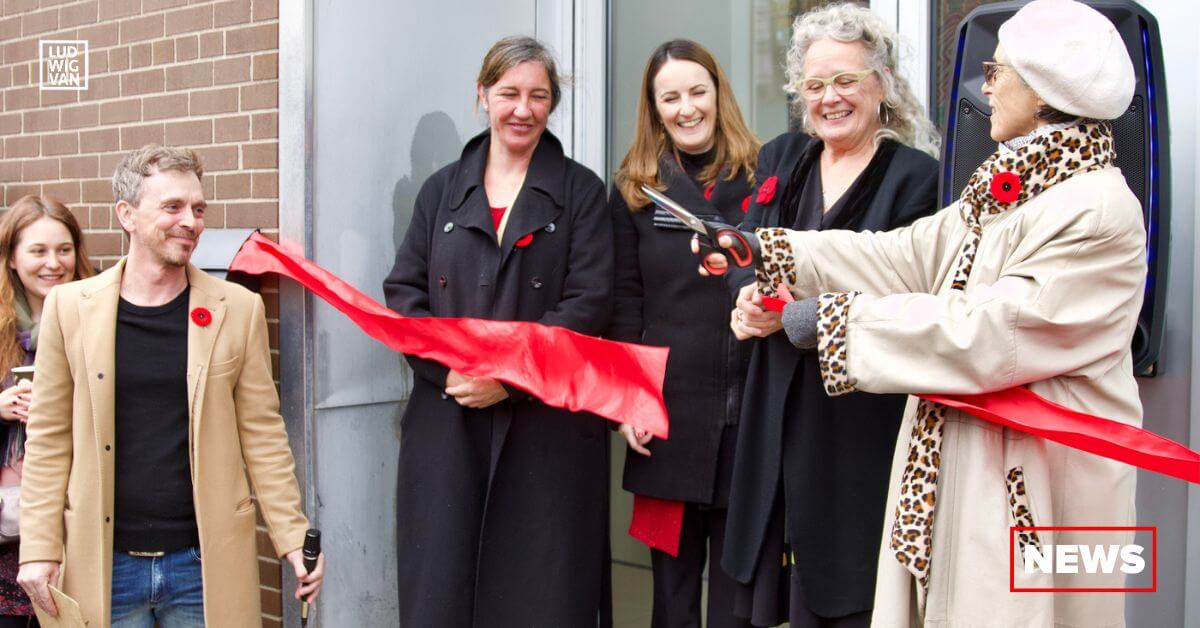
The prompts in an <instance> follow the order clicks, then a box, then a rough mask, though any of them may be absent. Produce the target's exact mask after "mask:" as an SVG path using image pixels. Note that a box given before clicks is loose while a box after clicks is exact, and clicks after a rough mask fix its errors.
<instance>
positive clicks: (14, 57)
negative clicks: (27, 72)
mask: <svg viewBox="0 0 1200 628" xmlns="http://www.w3.org/2000/svg"><path fill="white" fill-rule="evenodd" d="M37 42H38V40H36V39H22V40H20V41H14V42H9V43H6V44H4V63H5V64H12V63H21V62H22V61H37V55H38V48H37Z"/></svg>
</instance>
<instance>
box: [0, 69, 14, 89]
mask: <svg viewBox="0 0 1200 628" xmlns="http://www.w3.org/2000/svg"><path fill="white" fill-rule="evenodd" d="M12 81H13V73H12V68H11V67H9V66H7V65H6V66H4V67H0V89H4V88H5V87H11V86H12V84H13V82H12Z"/></svg>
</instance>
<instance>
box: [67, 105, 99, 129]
mask: <svg viewBox="0 0 1200 628" xmlns="http://www.w3.org/2000/svg"><path fill="white" fill-rule="evenodd" d="M99 123H100V105H79V106H78V107H66V108H64V109H63V110H62V128H64V129H79V128H83V127H89V126H96V125H97V124H99Z"/></svg>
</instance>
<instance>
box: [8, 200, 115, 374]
mask: <svg viewBox="0 0 1200 628" xmlns="http://www.w3.org/2000/svg"><path fill="white" fill-rule="evenodd" d="M42 218H52V219H54V220H57V221H59V222H61V223H62V224H63V226H65V227H66V228H67V231H68V232H69V233H70V234H71V241H72V242H74V243H75V276H74V277H72V278H71V280H72V281H74V280H76V279H83V278H84V277H91V276H92V274H93V273H94V271H93V270H92V265H91V262H89V261H88V257H87V251H86V250H84V247H83V231H82V230H81V229H80V228H79V222H78V221H76V220H75V215H74V214H72V213H71V210H70V209H67V206H66V205H63V204H62V203H60V202H58V201H56V200H54V199H52V198H47V197H45V196H35V195H32V194H30V195H28V196H23V197H21V198H19V199H17V202H15V203H13V204H12V207H10V208H9V210H8V211H7V212H5V214H4V218H2V219H0V264H3V269H4V272H0V374H6V373H8V372H9V371H10V370H12V368H13V367H14V366H20V365H21V362H23V361H24V357H25V350H24V349H23V348H22V347H21V345H20V344H19V343H18V342H17V338H18V336H19V333H20V332H19V330H18V329H17V308H16V306H15V305H14V303H15V299H16V292H17V286H22V284H21V279H20V278H19V277H18V276H17V271H15V270H13V269H12V268H9V262H11V261H12V258H13V251H15V250H16V248H17V245H18V244H19V243H20V239H21V232H22V231H24V230H25V228H26V227H28V226H29V225H32V224H33V223H35V222H37V221H39V220H41V219H42ZM21 290H24V287H23V286H22V287H21ZM0 378H2V376H0Z"/></svg>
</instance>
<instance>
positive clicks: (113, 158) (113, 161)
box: [100, 151, 128, 176]
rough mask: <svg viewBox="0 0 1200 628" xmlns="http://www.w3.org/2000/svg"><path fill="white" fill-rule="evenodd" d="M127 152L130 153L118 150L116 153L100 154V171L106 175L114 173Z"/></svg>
mask: <svg viewBox="0 0 1200 628" xmlns="http://www.w3.org/2000/svg"><path fill="white" fill-rule="evenodd" d="M127 154H128V153H124V152H120V151H118V152H115V153H104V154H103V155H100V172H101V173H102V174H104V175H105V176H110V175H112V173H113V172H115V171H116V169H117V164H119V163H121V160H123V159H125V156H126V155H127Z"/></svg>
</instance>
